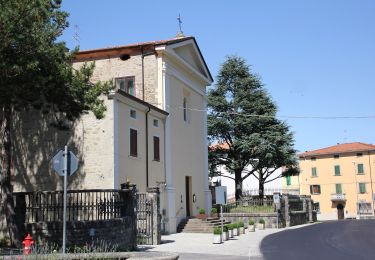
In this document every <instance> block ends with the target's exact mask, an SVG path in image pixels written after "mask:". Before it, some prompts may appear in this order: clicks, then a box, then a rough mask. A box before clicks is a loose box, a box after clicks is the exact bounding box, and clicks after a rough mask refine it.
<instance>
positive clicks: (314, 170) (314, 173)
mask: <svg viewBox="0 0 375 260" xmlns="http://www.w3.org/2000/svg"><path fill="white" fill-rule="evenodd" d="M311 176H312V177H317V176H318V175H317V173H316V167H312V168H311Z"/></svg>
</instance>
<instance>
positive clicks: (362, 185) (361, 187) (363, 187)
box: [359, 183, 366, 193]
mask: <svg viewBox="0 0 375 260" xmlns="http://www.w3.org/2000/svg"><path fill="white" fill-rule="evenodd" d="M359 193H366V183H359Z"/></svg>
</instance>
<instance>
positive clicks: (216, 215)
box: [211, 208, 219, 218]
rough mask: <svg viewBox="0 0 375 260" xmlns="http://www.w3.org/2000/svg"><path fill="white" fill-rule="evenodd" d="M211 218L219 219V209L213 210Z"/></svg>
mask: <svg viewBox="0 0 375 260" xmlns="http://www.w3.org/2000/svg"><path fill="white" fill-rule="evenodd" d="M211 217H212V218H218V217H219V216H218V214H217V208H212V209H211Z"/></svg>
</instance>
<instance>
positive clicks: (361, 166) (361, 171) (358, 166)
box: [357, 163, 365, 174]
mask: <svg viewBox="0 0 375 260" xmlns="http://www.w3.org/2000/svg"><path fill="white" fill-rule="evenodd" d="M357 170H358V174H362V173H364V172H365V171H364V169H363V164H362V163H360V164H358V165H357Z"/></svg>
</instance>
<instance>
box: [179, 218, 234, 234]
mask: <svg viewBox="0 0 375 260" xmlns="http://www.w3.org/2000/svg"><path fill="white" fill-rule="evenodd" d="M229 223H230V222H229V221H225V220H224V224H229ZM220 226H221V220H220V218H207V219H205V220H202V219H198V218H188V219H185V220H183V221H181V222H180V224H179V225H178V227H177V232H183V233H212V232H213V231H214V228H215V227H220Z"/></svg>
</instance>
